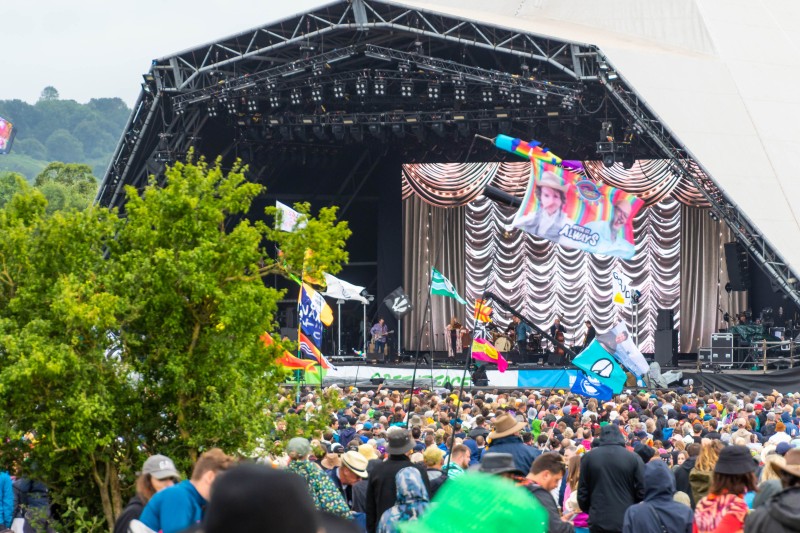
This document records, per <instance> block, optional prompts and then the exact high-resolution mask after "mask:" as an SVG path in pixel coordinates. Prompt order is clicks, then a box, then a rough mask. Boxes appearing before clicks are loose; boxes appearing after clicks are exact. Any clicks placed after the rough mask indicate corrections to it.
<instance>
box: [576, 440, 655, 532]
mask: <svg viewBox="0 0 800 533" xmlns="http://www.w3.org/2000/svg"><path fill="white" fill-rule="evenodd" d="M643 499H644V463H643V462H642V459H641V458H640V457H639V456H638V455H636V454H635V453H631V452H629V451H628V450H626V449H625V437H623V436H622V433H620V431H619V427H617V426H616V425H608V426H603V428H602V429H601V430H600V438H599V439H598V442H597V445H596V446H592V451H590V452H589V453H587V454H586V455H585V456H584V457H583V458H582V459H581V474H580V483H578V505H579V506H580V508H581V509H583V510H584V511H587V512H588V513H589V529H590V530H592V531H622V519H623V517H624V516H625V511H626V510H627V509H628V507H630V506H631V505H633V504H634V503H637V502H640V501H642V500H643Z"/></svg>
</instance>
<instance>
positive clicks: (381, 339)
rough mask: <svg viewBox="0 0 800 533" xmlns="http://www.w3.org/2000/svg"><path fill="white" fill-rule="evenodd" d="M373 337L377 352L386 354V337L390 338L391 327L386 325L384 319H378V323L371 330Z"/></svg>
mask: <svg viewBox="0 0 800 533" xmlns="http://www.w3.org/2000/svg"><path fill="white" fill-rule="evenodd" d="M369 332H370V334H371V335H372V343H373V344H374V345H375V351H376V352H378V353H384V349H385V348H386V337H388V336H389V327H388V326H387V325H386V324H385V323H384V321H383V318H378V322H376V323H375V325H374V326H372V329H370V330H369Z"/></svg>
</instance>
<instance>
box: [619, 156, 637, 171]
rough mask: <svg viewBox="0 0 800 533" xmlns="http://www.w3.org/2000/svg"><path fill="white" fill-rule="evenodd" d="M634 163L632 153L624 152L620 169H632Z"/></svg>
mask: <svg viewBox="0 0 800 533" xmlns="http://www.w3.org/2000/svg"><path fill="white" fill-rule="evenodd" d="M635 162H636V158H635V157H634V156H633V153H632V152H626V153H624V154H622V168H624V169H625V170H630V169H632V168H633V164H634V163H635Z"/></svg>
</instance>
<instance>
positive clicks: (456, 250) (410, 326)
mask: <svg viewBox="0 0 800 533" xmlns="http://www.w3.org/2000/svg"><path fill="white" fill-rule="evenodd" d="M464 213H465V208H464V207H448V208H443V207H435V206H433V205H431V204H429V203H427V202H424V201H423V200H422V199H421V198H420V197H419V196H417V195H412V196H410V197H409V198H407V199H406V200H404V201H403V217H404V228H405V233H404V236H403V252H404V253H403V261H404V263H405V264H404V265H403V280H404V281H403V287H404V288H405V289H406V294H408V295H409V296H410V297H411V302H412V304H413V305H414V309H413V310H412V311H411V312H410V313H409V314H408V315H406V317H405V318H404V319H403V332H402V335H403V346H404V347H405V348H406V349H408V350H416V348H417V339H418V338H420V337H419V335H420V326H423V327H422V337H421V342H420V343H419V346H420V349H421V350H429V349H433V350H444V349H445V348H444V328H445V326H446V325H447V324H448V323H449V322H450V318H451V317H453V316H455V317H457V318H458V319H459V321H460V322H461V323H462V324H464V323H465V322H464V321H465V314H466V310H465V306H464V305H462V304H459V303H458V302H457V301H456V300H454V299H452V298H447V297H445V296H438V295H434V296H430V305H431V315H430V317H431V318H430V321H427V320H424V317H425V309H426V303H427V301H428V297H429V283H430V274H431V268H432V267H433V268H436V270H438V271H439V272H441V273H442V274H443V275H444V276H445V277H446V278H447V279H449V280H450V281H451V282H452V283H453V285H454V286H455V288H456V290H457V291H458V293H459V294H460V295H461V296H462V297H464V287H465V281H466V278H465V268H464V265H465V262H466V259H465V253H464V242H465V235H466V233H467V231H466V229H465V226H464ZM470 312H471V311H470ZM429 326H430V327H429Z"/></svg>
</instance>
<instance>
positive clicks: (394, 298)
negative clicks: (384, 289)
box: [383, 286, 414, 320]
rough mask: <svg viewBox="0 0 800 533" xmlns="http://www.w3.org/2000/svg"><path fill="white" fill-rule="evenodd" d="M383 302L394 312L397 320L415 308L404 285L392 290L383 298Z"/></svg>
mask: <svg viewBox="0 0 800 533" xmlns="http://www.w3.org/2000/svg"><path fill="white" fill-rule="evenodd" d="M383 303H385V304H386V307H388V308H389V311H391V312H392V314H393V315H394V317H395V318H396V319H397V320H401V319H402V318H403V317H404V316H406V315H407V314H408V313H409V312H411V310H412V309H414V306H413V305H411V298H410V297H409V296H408V295H407V294H406V293H405V291H404V290H403V287H402V286H400V287H397V288H396V289H395V290H393V291H392V292H390V293H389V294H388V295H387V296H386V298H384V299H383Z"/></svg>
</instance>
